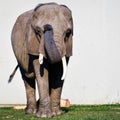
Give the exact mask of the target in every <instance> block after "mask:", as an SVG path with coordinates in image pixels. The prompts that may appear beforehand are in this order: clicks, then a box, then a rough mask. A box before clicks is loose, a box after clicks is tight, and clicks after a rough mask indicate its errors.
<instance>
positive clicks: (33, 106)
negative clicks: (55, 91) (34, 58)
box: [24, 79, 37, 114]
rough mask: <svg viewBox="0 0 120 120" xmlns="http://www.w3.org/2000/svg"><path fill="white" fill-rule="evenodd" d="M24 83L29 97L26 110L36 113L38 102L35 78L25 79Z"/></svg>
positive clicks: (28, 112)
mask: <svg viewBox="0 0 120 120" xmlns="http://www.w3.org/2000/svg"><path fill="white" fill-rule="evenodd" d="M24 85H25V89H26V97H27V107H26V109H25V112H26V113H27V114H32V113H36V111H37V103H36V88H35V79H26V80H25V79H24Z"/></svg>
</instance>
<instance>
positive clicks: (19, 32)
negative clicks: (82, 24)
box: [9, 2, 73, 117]
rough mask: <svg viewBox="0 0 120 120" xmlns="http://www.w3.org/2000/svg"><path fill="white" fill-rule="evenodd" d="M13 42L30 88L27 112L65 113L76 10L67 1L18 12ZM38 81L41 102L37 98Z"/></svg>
mask: <svg viewBox="0 0 120 120" xmlns="http://www.w3.org/2000/svg"><path fill="white" fill-rule="evenodd" d="M11 44H12V48H13V51H14V54H15V57H16V60H17V66H16V68H15V70H14V71H13V73H12V74H11V76H10V78H9V82H10V81H11V80H12V78H13V76H14V74H15V72H16V70H17V68H19V69H20V72H21V76H22V79H23V81H24V85H25V91H26V98H27V102H26V109H25V112H26V113H27V114H35V115H36V116H37V117H52V116H56V115H60V114H62V113H63V111H62V110H61V107H60V99H61V93H62V88H63V83H64V80H65V76H66V70H67V66H68V62H69V58H70V56H72V44H73V18H72V12H71V10H70V9H69V8H68V7H67V6H66V5H60V4H57V3H53V2H50V3H42V4H38V5H37V6H36V7H35V8H34V9H32V10H29V11H27V12H24V13H22V14H21V15H19V16H18V18H17V20H16V22H15V24H14V26H13V29H12V32H11ZM36 83H37V87H38V94H39V102H37V100H36Z"/></svg>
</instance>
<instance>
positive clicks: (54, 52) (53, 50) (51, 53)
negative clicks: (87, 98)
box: [44, 25, 62, 63]
mask: <svg viewBox="0 0 120 120" xmlns="http://www.w3.org/2000/svg"><path fill="white" fill-rule="evenodd" d="M44 31H45V33H44V45H45V52H46V56H47V58H48V60H49V61H50V63H56V62H59V61H61V59H62V58H61V55H60V52H59V51H58V48H57V46H56V44H55V41H54V39H53V30H52V26H51V25H45V26H44Z"/></svg>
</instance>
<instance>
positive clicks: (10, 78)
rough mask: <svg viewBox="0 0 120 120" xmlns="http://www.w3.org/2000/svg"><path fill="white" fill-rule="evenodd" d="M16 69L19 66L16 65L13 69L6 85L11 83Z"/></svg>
mask: <svg viewBox="0 0 120 120" xmlns="http://www.w3.org/2000/svg"><path fill="white" fill-rule="evenodd" d="M18 67H19V65H17V66H16V67H15V69H14V71H13V72H12V74H11V75H10V77H9V80H8V83H10V82H11V81H12V79H13V77H14V75H15V73H16V71H17V69H18Z"/></svg>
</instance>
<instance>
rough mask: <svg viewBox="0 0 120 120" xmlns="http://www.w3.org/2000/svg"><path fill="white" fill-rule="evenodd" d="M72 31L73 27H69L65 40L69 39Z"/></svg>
mask: <svg viewBox="0 0 120 120" xmlns="http://www.w3.org/2000/svg"><path fill="white" fill-rule="evenodd" d="M71 33H72V30H71V29H68V30H67V31H66V35H65V42H66V41H67V40H68V38H69V36H70V34H71Z"/></svg>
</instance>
